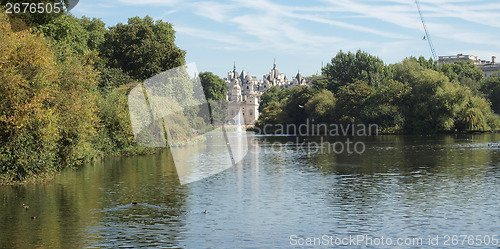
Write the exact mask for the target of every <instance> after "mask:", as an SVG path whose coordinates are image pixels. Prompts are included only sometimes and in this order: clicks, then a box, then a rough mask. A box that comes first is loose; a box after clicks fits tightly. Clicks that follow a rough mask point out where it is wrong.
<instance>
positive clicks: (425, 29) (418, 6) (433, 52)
mask: <svg viewBox="0 0 500 249" xmlns="http://www.w3.org/2000/svg"><path fill="white" fill-rule="evenodd" d="M415 3H416V4H417V9H418V14H419V15H420V20H422V25H423V26H424V31H425V36H424V38H423V39H422V40H427V42H429V47H430V48H431V52H432V58H433V59H434V61H437V56H436V51H434V45H432V41H431V36H430V35H429V31H428V30H427V25H425V20H424V15H423V14H422V10H421V9H420V3H419V2H418V0H415Z"/></svg>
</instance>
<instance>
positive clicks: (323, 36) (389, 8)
mask: <svg viewBox="0 0 500 249" xmlns="http://www.w3.org/2000/svg"><path fill="white" fill-rule="evenodd" d="M420 4H421V8H422V11H423V14H424V18H425V20H426V23H427V27H428V30H429V32H430V37H431V38H432V42H433V44H434V48H435V50H436V53H437V55H438V56H439V55H454V54H457V53H463V54H473V55H476V56H479V57H480V58H481V59H485V60H491V56H492V55H496V56H497V57H500V32H499V31H500V1H498V0H420ZM71 12H72V13H73V14H74V15H75V16H77V17H81V16H83V15H85V16H88V17H98V18H101V19H102V20H103V21H104V22H105V23H106V24H107V25H108V26H113V25H115V24H117V23H120V22H121V23H126V22H127V20H128V18H129V17H133V16H140V17H144V16H146V15H149V16H151V17H153V18H154V19H162V20H163V21H167V22H170V23H172V24H173V25H174V29H175V30H176V37H177V38H176V44H177V45H178V46H179V47H180V48H182V49H184V50H186V51H187V56H186V62H187V63H190V62H194V63H196V65H197V68H198V70H199V71H200V72H202V71H210V72H213V73H215V74H217V75H219V76H221V77H226V76H227V72H228V71H231V70H232V68H233V63H234V62H236V67H237V69H238V70H239V71H240V72H241V70H242V69H244V70H245V71H247V72H249V73H250V74H251V75H256V76H257V78H258V79H261V78H262V75H264V74H266V73H268V72H269V70H270V69H271V68H272V66H273V61H274V59H276V62H277V65H278V69H279V70H280V71H281V72H284V73H285V74H286V75H287V77H288V78H291V77H292V76H294V75H295V74H296V73H297V70H300V72H301V74H302V75H304V76H310V75H313V74H316V73H320V72H321V64H322V62H323V63H325V64H326V63H327V62H329V61H330V60H331V58H332V57H334V56H335V55H336V54H337V52H338V51H340V50H343V51H356V50H358V49H361V50H364V51H366V52H368V53H370V54H372V55H376V56H378V57H380V58H381V59H382V60H384V62H385V63H387V64H391V63H396V62H400V61H401V60H403V59H404V58H405V57H408V56H421V55H423V56H425V57H426V58H429V57H431V51H430V49H429V45H428V43H427V41H425V40H422V38H423V37H424V35H425V33H424V29H423V27H422V23H421V22H420V17H419V15H418V11H417V7H416V4H415V1H414V0H385V1H377V0H308V1H299V0H288V1H286V0H279V1H278V0H222V1H210V0H200V1H196V0H194V1H182V0H116V1H97V0H80V2H79V3H78V5H77V6H76V7H75V8H74V9H72V10H71Z"/></svg>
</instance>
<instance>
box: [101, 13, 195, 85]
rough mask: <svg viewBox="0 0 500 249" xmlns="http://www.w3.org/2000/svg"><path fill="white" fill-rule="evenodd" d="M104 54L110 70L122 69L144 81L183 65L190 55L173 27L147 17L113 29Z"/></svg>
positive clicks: (105, 42)
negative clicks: (177, 37)
mask: <svg viewBox="0 0 500 249" xmlns="http://www.w3.org/2000/svg"><path fill="white" fill-rule="evenodd" d="M101 54H102V55H103V57H104V58H106V59H107V65H108V66H109V67H113V68H121V69H122V70H123V71H124V72H125V73H127V74H128V75H130V76H131V77H132V78H134V79H137V80H144V79H147V78H150V77H152V76H154V75H156V74H158V73H160V72H163V71H166V70H168V69H171V68H175V67H178V66H181V65H183V64H184V63H185V61H184V56H185V54H186V52H185V51H184V50H182V49H180V48H178V47H177V45H176V44H175V31H174V29H173V27H172V24H170V23H168V22H163V21H161V20H157V21H155V20H153V18H151V17H149V16H146V17H145V18H140V17H133V18H129V20H128V23H127V24H122V23H119V24H117V25H116V26H113V27H111V28H110V29H109V32H107V33H106V35H105V41H104V44H103V46H102V49H101Z"/></svg>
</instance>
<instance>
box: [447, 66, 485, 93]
mask: <svg viewBox="0 0 500 249" xmlns="http://www.w3.org/2000/svg"><path fill="white" fill-rule="evenodd" d="M438 71H440V72H443V73H444V74H445V75H446V76H447V77H448V78H449V79H450V81H453V80H458V81H459V82H460V84H461V85H463V86H467V87H469V88H470V89H471V90H472V91H473V92H474V93H477V92H479V88H480V87H481V81H482V80H483V71H481V69H479V68H477V67H476V65H475V64H474V62H473V61H472V60H467V61H456V62H454V63H451V64H443V65H441V66H440V67H439V68H438Z"/></svg>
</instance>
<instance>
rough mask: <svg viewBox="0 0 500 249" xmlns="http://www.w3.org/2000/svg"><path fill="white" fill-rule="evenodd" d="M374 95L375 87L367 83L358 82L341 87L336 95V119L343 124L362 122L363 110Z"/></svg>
mask: <svg viewBox="0 0 500 249" xmlns="http://www.w3.org/2000/svg"><path fill="white" fill-rule="evenodd" d="M373 94H375V87H373V86H371V85H369V84H368V83H367V82H366V81H361V80H356V81H355V82H354V83H352V84H349V85H345V86H341V87H340V88H339V90H338V93H337V94H336V96H337V104H336V110H335V112H336V117H337V118H336V119H337V120H338V121H339V122H341V123H353V122H362V120H363V116H362V113H363V110H364V109H365V108H366V106H367V103H368V102H367V101H368V100H369V98H370V97H371V96H372V95H373Z"/></svg>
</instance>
